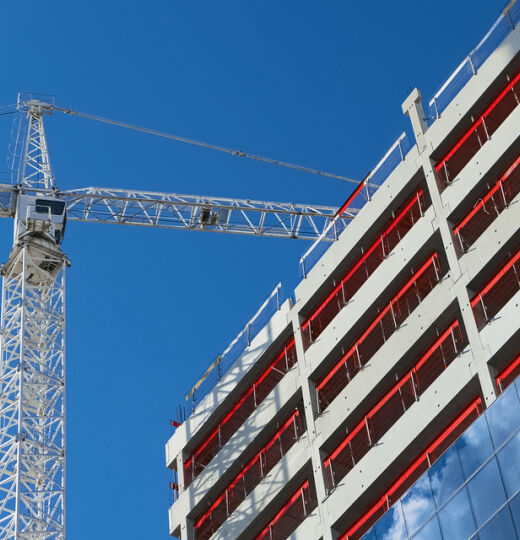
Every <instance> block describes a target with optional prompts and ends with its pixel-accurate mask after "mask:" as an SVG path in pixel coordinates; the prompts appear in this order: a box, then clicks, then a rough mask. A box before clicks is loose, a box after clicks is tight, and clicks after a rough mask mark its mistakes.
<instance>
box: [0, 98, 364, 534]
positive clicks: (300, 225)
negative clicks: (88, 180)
mask: <svg viewBox="0 0 520 540" xmlns="http://www.w3.org/2000/svg"><path fill="white" fill-rule="evenodd" d="M54 109H55V108H54V107H53V105H50V104H48V103H45V102H43V101H39V100H35V99H31V100H29V101H26V102H23V103H22V104H20V108H19V110H20V111H21V112H22V113H23V114H25V115H26V121H27V126H28V127H27V130H26V135H25V139H24V142H23V148H22V151H21V157H20V164H19V167H18V177H17V185H12V184H3V185H2V184H0V216H3V217H12V218H14V238H13V247H12V249H11V253H10V255H9V259H8V261H7V262H6V263H5V264H3V265H2V266H1V267H0V274H1V275H2V279H3V281H2V308H1V323H0V355H1V357H0V539H1V540H11V539H14V540H20V539H25V540H44V539H53V540H64V539H65V538H66V530H65V525H66V513H65V505H66V474H65V473H66V441H65V409H66V407H65V272H66V268H67V267H68V266H69V265H70V263H69V260H68V259H67V257H66V256H65V254H64V253H63V251H62V250H61V247H60V245H61V242H62V240H63V236H64V233H65V223H66V219H67V218H68V219H70V220H76V221H86V222H100V223H113V224H120V225H121V224H122V225H141V226H151V227H164V228H171V229H182V230H202V231H213V232H222V233H235V234H237V233H238V234H249V235H255V236H270V237H281V238H306V239H313V238H319V239H321V240H323V241H331V238H330V235H326V234H325V235H324V234H323V233H324V232H326V231H327V227H328V226H329V225H330V223H331V221H332V220H333V219H335V220H342V219H345V220H348V219H351V218H353V217H354V216H355V215H356V213H357V211H356V210H354V209H350V208H349V209H348V210H347V211H345V213H344V214H343V215H342V216H336V212H337V208H335V207H327V206H314V205H302V204H293V203H274V202H265V201H251V200H240V199H229V198H216V197H201V196H194V195H179V194H172V193H155V192H148V191H135V190H123V189H106V188H84V189H76V190H68V191H60V190H59V189H58V188H57V187H56V186H55V183H54V177H53V175H52V170H51V165H50V160H49V152H48V148H47V142H46V138H45V131H44V126H43V116H44V114H46V113H52V111H53V110H54Z"/></svg>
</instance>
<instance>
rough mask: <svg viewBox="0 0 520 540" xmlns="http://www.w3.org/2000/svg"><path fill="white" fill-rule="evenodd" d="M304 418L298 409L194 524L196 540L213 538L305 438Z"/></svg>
mask: <svg viewBox="0 0 520 540" xmlns="http://www.w3.org/2000/svg"><path fill="white" fill-rule="evenodd" d="M302 416H303V414H302V413H301V412H300V410H299V409H296V410H295V411H294V412H293V413H292V414H291V415H290V416H289V418H287V420H286V421H285V422H284V423H283V425H282V426H281V427H280V428H279V429H278V430H277V431H276V433H275V434H274V435H273V436H272V437H271V438H270V439H269V442H268V443H267V444H266V445H265V446H264V447H263V448H262V449H261V450H260V451H259V452H258V453H257V454H256V455H255V457H254V458H253V459H251V460H250V461H249V463H248V464H247V465H246V466H245V467H244V468H243V469H242V470H241V471H240V473H239V474H238V475H237V476H236V477H235V478H234V479H233V481H232V482H230V484H229V485H228V487H227V488H226V489H224V491H223V492H222V493H221V494H220V495H219V496H218V497H217V498H216V500H215V502H214V503H213V504H212V505H211V506H210V507H209V508H208V510H206V511H205V512H204V513H203V514H202V515H201V516H199V517H197V518H196V519H195V520H194V522H195V538H196V540H207V539H208V538H210V537H211V536H212V535H213V534H214V533H215V531H216V530H217V529H218V528H219V527H220V526H221V525H222V524H223V523H224V522H225V521H226V519H227V518H228V516H230V515H231V513H232V512H234V511H235V509H236V508H237V507H238V506H239V504H240V503H241V502H242V501H243V500H244V499H245V498H246V497H247V496H248V495H249V493H251V492H252V491H253V489H254V488H255V487H256V486H257V485H258V484H259V483H260V481H261V480H262V478H265V476H266V475H267V474H268V473H269V472H270V471H271V469H272V468H273V467H274V466H275V465H276V464H277V463H278V462H279V461H280V460H281V459H282V457H283V456H284V455H285V454H286V453H287V452H288V451H289V449H290V448H291V447H292V446H293V445H294V443H295V442H296V441H297V440H298V439H299V438H300V437H301V435H302V434H303V433H304V432H305V425H304V423H303V422H302Z"/></svg>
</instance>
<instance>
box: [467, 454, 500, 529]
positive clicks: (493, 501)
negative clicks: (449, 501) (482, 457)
mask: <svg viewBox="0 0 520 540" xmlns="http://www.w3.org/2000/svg"><path fill="white" fill-rule="evenodd" d="M468 492H469V497H470V500H471V506H472V507H473V512H474V514H475V519H476V520H477V525H478V526H479V527H480V526H481V525H482V523H484V521H486V520H487V519H488V518H489V517H490V516H491V515H492V514H493V513H494V512H496V510H497V509H498V508H499V507H500V506H501V505H502V504H504V502H505V501H506V494H505V492H504V485H503V484H502V479H501V478H500V471H499V470H498V464H497V461H496V459H495V458H493V459H492V460H491V461H490V462H489V463H487V464H486V465H485V466H484V467H483V468H482V469H481V470H480V471H479V472H478V473H477V474H476V475H475V476H474V477H473V478H472V479H471V480H470V481H469V482H468Z"/></svg>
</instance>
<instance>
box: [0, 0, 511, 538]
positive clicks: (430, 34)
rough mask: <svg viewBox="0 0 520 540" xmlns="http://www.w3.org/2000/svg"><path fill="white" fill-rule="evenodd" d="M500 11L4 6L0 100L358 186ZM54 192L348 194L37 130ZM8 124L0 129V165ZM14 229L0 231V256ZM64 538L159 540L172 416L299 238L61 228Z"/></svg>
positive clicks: (85, 128)
mask: <svg viewBox="0 0 520 540" xmlns="http://www.w3.org/2000/svg"><path fill="white" fill-rule="evenodd" d="M504 3H505V2H504V0H492V1H490V0H487V1H484V0H459V1H457V2H453V0H450V1H448V0H438V1H437V2H417V1H411V0H402V1H401V2H383V1H379V2H351V1H346V0H337V1H336V0H335V1H328V2H311V1H309V0H299V1H293V0H287V1H280V0H277V1H273V0H264V1H262V2H259V1H252V2H243V1H237V0H233V1H227V2H215V1H209V0H208V1H206V0H204V1H198V2H197V1H191V2H189V1H184V2H180V1H178V0H177V1H176V0H154V1H151V2H132V1H130V2H128V1H125V2H123V1H121V0H111V1H110V2H106V1H105V2H100V1H99V0H91V1H89V2H85V1H82V2H66V1H64V0H54V1H52V2H42V1H34V0H28V1H26V2H4V3H3V5H2V8H1V11H2V16H1V22H0V50H1V51H2V53H3V54H2V58H1V63H2V77H1V79H0V105H4V104H9V103H13V102H15V100H16V94H17V92H18V90H30V91H34V92H42V93H48V94H53V95H54V96H55V98H56V103H57V104H59V105H61V106H65V107H71V108H75V109H78V110H82V111H86V112H90V113H93V114H98V115H102V116H107V117H110V118H115V119H119V120H123V121H127V122H132V123H136V124H142V125H145V126H149V127H152V128H156V129H159V130H164V131H171V132H174V133H178V134H181V135H184V136H187V137H193V138H200V139H202V140H205V141H209V142H213V143H216V144H220V145H225V146H232V147H239V148H240V149H242V150H244V151H250V152H256V153H259V154H264V155H267V156H272V157H275V158H279V159H282V160H286V161H292V162H295V163H302V164H306V165H309V166H311V167H316V168H322V169H327V170H330V171H333V172H337V173H339V174H343V175H346V176H352V177H355V178H362V177H363V176H364V175H365V174H366V172H368V170H369V169H370V168H371V167H372V166H373V165H374V164H375V163H376V162H377V161H378V160H379V159H380V157H381V156H382V155H383V154H384V153H385V152H386V150H387V149H388V147H389V146H390V145H391V144H392V143H393V141H394V140H395V139H396V138H397V136H398V135H399V134H400V133H401V132H402V131H403V130H404V129H406V130H409V125H408V121H407V119H406V118H404V117H403V115H402V113H401V103H402V102H403V101H404V99H405V98H406V96H407V95H408V93H409V91H410V90H411V89H412V88H413V87H415V86H417V87H418V88H419V89H420V90H421V91H422V92H423V96H424V97H425V99H427V100H429V98H430V97H431V96H432V95H433V94H434V93H435V91H436V90H437V89H438V87H439V86H440V85H441V84H442V83H443V81H444V80H445V79H446V78H447V77H448V76H449V75H450V73H451V72H452V70H453V69H454V68H455V67H456V66H457V65H458V64H459V62H460V61H461V60H462V59H463V58H464V57H465V56H466V54H467V53H468V52H469V51H470V50H471V49H472V48H473V47H474V46H475V45H476V44H477V43H478V41H479V40H480V39H481V37H482V36H483V35H484V34H485V32H486V31H487V30H488V28H489V27H490V26H491V24H492V23H493V22H494V21H495V19H496V18H497V17H498V15H499V13H500V9H501V8H502V7H503V5H504ZM46 125H47V131H48V139H49V146H50V150H51V152H52V155H51V160H52V165H53V168H54V172H55V175H56V179H57V183H58V185H59V187H61V188H73V187H83V186H89V185H97V186H105V187H121V188H135V189H149V190H158V191H173V192H180V193H194V194H208V195H221V196H236V197H244V198H246V197H248V198H256V199H267V200H281V201H284V200H287V201H295V202H309V203H316V204H318V203H321V204H330V205H337V206H339V205H340V204H341V203H342V202H343V200H344V199H345V198H346V197H347V195H348V194H349V190H350V189H351V187H350V186H349V185H348V184H345V183H342V182H341V181H338V180H327V179H322V178H319V177H314V176H310V175H306V174H302V173H296V172H293V171H289V170H285V169H277V168H274V167H271V166H268V165H262V164H257V163H252V162H247V161H245V160H241V159H238V158H233V157H229V156H226V155H220V154H215V153H213V152H210V151H204V150H200V149H197V148H192V147H189V146H185V145H181V144H179V143H173V142H171V141H165V140H161V139H157V138H153V137H150V136H146V135H141V134H136V133H132V132H128V131H123V130H120V129H118V128H112V127H108V126H103V125H99V124H94V123H92V122H89V121H87V120H81V119H75V118H70V117H63V116H60V115H59V114H56V115H54V116H53V117H50V118H48V119H47V124H46ZM10 128H11V118H10V117H9V116H7V117H5V116H4V117H0V159H1V161H0V170H2V169H4V170H5V169H6V167H5V165H3V164H4V163H5V157H6V155H7V144H8V139H9V133H10ZM11 227H12V224H11V223H10V222H9V221H7V220H5V221H2V222H0V242H1V243H0V248H1V249H2V252H3V255H2V256H1V257H0V259H1V260H6V259H7V257H8V253H9V249H10V245H11V240H12V229H11ZM63 248H64V250H65V252H66V253H67V254H68V255H69V257H70V258H71V260H72V267H71V269H70V271H69V274H68V300H67V309H68V312H67V315H68V321H67V324H68V336H67V363H68V368H67V369H68V371H67V378H68V379H67V384H68V501H67V504H68V531H69V538H71V539H73V540H92V539H94V538H96V539H97V538H99V539H103V540H104V539H125V540H130V539H132V540H134V539H135V540H143V539H151V540H155V539H161V538H167V537H168V525H167V507H168V481H169V480H170V475H169V472H168V471H167V470H166V468H165V463H164V444H165V442H166V440H167V438H168V436H169V427H168V424H169V419H170V418H172V417H173V416H174V411H175V406H176V405H177V404H178V403H180V402H182V400H183V396H184V394H185V392H186V390H188V389H189V388H190V386H191V385H192V384H193V382H194V381H195V380H196V378H197V376H198V375H199V374H200V373H201V372H202V371H203V370H204V369H205V368H206V367H207V366H208V365H209V363H211V362H212V361H213V360H214V358H215V357H216V355H217V354H218V353H219V352H221V351H222V350H223V349H224V348H225V347H226V346H227V344H228V342H229V341H230V340H231V339H232V338H233V337H234V335H235V334H236V332H238V331H239V330H240V329H241V327H242V325H243V324H244V323H245V322H246V321H247V320H248V319H249V317H250V316H251V314H252V313H253V312H254V311H255V310H256V309H257V307H258V306H259V305H260V304H261V303H262V301H263V300H264V298H265V296H266V295H267V294H268V293H269V292H270V291H271V290H272V288H273V287H274V285H275V284H276V283H277V282H278V281H279V280H281V281H283V282H284V283H285V285H286V287H287V289H289V290H290V289H291V288H294V286H295V285H296V283H297V280H298V270H297V263H298V259H299V257H300V255H301V254H302V253H303V252H304V251H305V250H306V248H307V244H306V243H305V242H303V241H289V240H278V239H261V238H249V237H235V236H221V235H212V234H203V233H194V232H177V231H164V230H149V229H138V228H130V227H114V226H101V225H95V224H84V223H70V224H69V227H68V230H67V237H66V239H65V243H64V246H63Z"/></svg>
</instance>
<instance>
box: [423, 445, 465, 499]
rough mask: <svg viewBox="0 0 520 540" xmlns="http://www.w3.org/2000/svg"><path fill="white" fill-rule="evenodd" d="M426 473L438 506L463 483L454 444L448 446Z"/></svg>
mask: <svg viewBox="0 0 520 540" xmlns="http://www.w3.org/2000/svg"><path fill="white" fill-rule="evenodd" d="M428 474H429V477H430V483H431V488H432V492H433V497H434V498H435V503H436V504H437V508H438V507H439V506H441V505H442V504H443V503H444V502H445V501H446V500H447V499H448V498H449V497H450V496H451V495H452V494H453V493H454V492H455V491H456V490H457V489H458V488H459V487H460V486H461V485H462V484H463V483H464V477H463V475H462V469H461V467H460V461H459V456H458V454H457V449H456V448H455V447H454V446H452V447H451V448H449V449H448V450H447V451H446V452H445V453H444V454H443V455H442V456H441V457H440V458H439V459H438V460H437V461H436V462H435V463H434V464H433V466H432V467H431V468H430V470H429V471H428Z"/></svg>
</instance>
